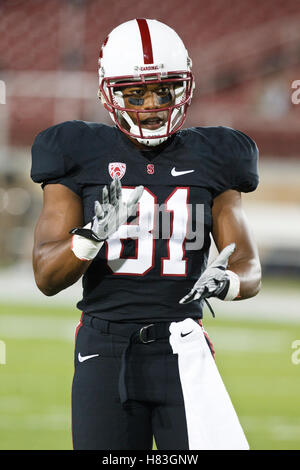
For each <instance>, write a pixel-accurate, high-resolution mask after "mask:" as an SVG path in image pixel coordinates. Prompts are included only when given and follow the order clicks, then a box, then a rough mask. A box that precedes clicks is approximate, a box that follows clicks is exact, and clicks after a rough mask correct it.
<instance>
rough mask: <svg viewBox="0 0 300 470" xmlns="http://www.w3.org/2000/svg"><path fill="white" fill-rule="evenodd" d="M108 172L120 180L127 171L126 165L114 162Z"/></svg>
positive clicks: (109, 166)
mask: <svg viewBox="0 0 300 470" xmlns="http://www.w3.org/2000/svg"><path fill="white" fill-rule="evenodd" d="M108 171H109V174H110V176H111V177H112V178H114V177H115V176H117V177H118V178H119V179H121V178H123V176H124V175H125V171H126V163H121V162H114V163H110V164H109V165H108Z"/></svg>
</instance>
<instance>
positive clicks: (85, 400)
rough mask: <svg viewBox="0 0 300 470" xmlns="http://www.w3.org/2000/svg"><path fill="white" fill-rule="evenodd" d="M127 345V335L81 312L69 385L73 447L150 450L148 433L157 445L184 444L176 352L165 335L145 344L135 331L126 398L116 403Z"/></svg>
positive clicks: (128, 360)
mask: <svg viewBox="0 0 300 470" xmlns="http://www.w3.org/2000/svg"><path fill="white" fill-rule="evenodd" d="M87 319H88V320H89V321H88V322H87ZM142 326H143V325H140V327H142ZM126 345H128V339H127V338H126V337H124V336H119V335H116V334H110V333H103V332H101V331H100V330H99V329H98V328H97V327H96V325H95V324H94V323H93V322H91V321H90V318H88V317H87V316H83V324H81V325H80V327H79V328H78V331H77V338H76V344H75V373H74V379H73V387H72V433H73V445H74V449H94V450H139V449H142V450H151V449H152V444H153V436H154V439H155V442H156V445H157V448H158V449H161V450H182V449H188V448H189V447H188V435H187V425H186V417H185V409H184V403H183V395H182V389H181V384H180V378H179V372H178V357H177V354H173V352H172V348H171V346H170V344H169V339H168V338H164V339H158V340H156V341H153V342H149V343H146V344H144V343H142V342H140V341H139V336H138V335H137V337H136V338H135V341H134V342H133V343H132V344H131V347H130V352H129V353H128V356H127V358H126V391H127V401H126V402H125V403H121V400H120V391H119V388H120V387H119V379H120V372H121V366H122V359H121V358H122V353H124V348H126ZM123 360H124V358H123Z"/></svg>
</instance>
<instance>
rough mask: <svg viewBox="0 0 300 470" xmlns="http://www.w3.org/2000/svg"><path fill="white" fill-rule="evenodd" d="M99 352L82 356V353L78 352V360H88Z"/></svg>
mask: <svg viewBox="0 0 300 470" xmlns="http://www.w3.org/2000/svg"><path fill="white" fill-rule="evenodd" d="M97 356H99V354H91V355H90V356H82V355H81V354H80V353H78V361H79V362H84V361H87V360H88V359H91V358H92V357H97Z"/></svg>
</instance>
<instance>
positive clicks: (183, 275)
mask: <svg viewBox="0 0 300 470" xmlns="http://www.w3.org/2000/svg"><path fill="white" fill-rule="evenodd" d="M191 66H192V62H191V59H190V58H189V56H188V53H187V50H186V48H185V46H184V44H183V42H182V40H181V39H180V37H179V36H178V35H177V33H176V32H175V31H174V30H173V29H171V28H170V27H168V26H167V25H165V24H163V23H161V22H159V21H156V20H148V19H134V20H131V21H128V22H126V23H123V24H121V25H120V26H118V27H117V28H115V29H114V30H113V31H112V32H111V33H110V34H109V36H108V37H107V38H106V39H105V41H104V43H103V46H102V48H101V52H100V58H99V98H100V99H101V101H102V103H103V105H104V107H105V108H106V109H107V110H108V112H109V114H110V116H111V118H112V120H113V123H114V125H113V126H108V125H104V124H100V123H94V122H83V121H69V122H63V123H61V124H57V125H55V126H53V127H50V128H48V129H46V130H44V131H43V132H41V133H40V134H39V135H38V136H37V137H36V139H35V142H34V144H33V148H32V171H31V177H32V179H33V181H35V182H38V183H42V188H43V190H44V191H43V194H44V205H43V209H42V213H41V215H40V218H39V220H38V223H37V226H36V230H35V240H34V252H33V267H34V273H35V279H36V283H37V286H38V287H39V289H40V290H41V291H42V292H43V293H44V294H45V295H48V296H52V295H55V294H56V293H58V292H60V291H61V290H63V289H66V288H67V287H68V286H70V285H72V284H74V283H75V282H76V281H77V280H78V279H80V278H81V277H82V276H83V279H82V282H83V296H82V299H81V300H80V301H79V302H78V304H77V306H78V308H79V309H80V310H81V311H82V312H83V313H82V316H81V320H80V323H79V325H78V327H77V330H76V343H75V372H74V379H73V385H72V432H73V443H74V449H102V450H108V449H109V450H113V449H118V450H136V449H144V450H150V449H151V448H152V441H153V436H154V438H155V441H156V445H157V448H158V449H163V450H167V449H173V450H182V449H194V450H195V449H197V450H198V449H248V443H247V440H246V437H245V435H244V432H243V430H242V428H241V425H240V423H239V420H238V418H237V415H236V413H235V410H234V408H233V405H232V403H231V400H230V398H229V396H228V394H227V392H226V389H225V387H224V385H223V382H222V380H221V378H220V375H219V373H218V370H217V367H216V364H215V362H214V358H213V349H212V346H211V344H210V342H209V340H208V337H207V334H206V332H205V331H204V329H203V326H202V323H201V319H202V316H203V303H204V301H206V299H207V298H210V297H218V298H219V299H221V300H224V301H233V300H237V299H247V298H249V297H252V296H255V295H256V294H257V293H258V291H259V288H260V280H261V270H260V262H259V257H258V252H257V247H256V245H255V242H254V240H253V237H252V235H251V231H250V229H249V226H248V222H247V220H246V217H245V214H244V212H243V209H242V203H241V193H242V192H249V191H254V190H255V189H256V187H257V184H258V174H257V158H258V150H257V147H256V144H255V143H254V141H253V140H252V139H251V138H250V137H248V136H247V135H245V134H244V133H242V132H240V131H238V130H234V129H231V128H229V127H222V126H219V127H193V128H189V129H182V126H183V123H184V120H185V117H186V112H187V108H188V106H189V105H190V103H191V100H192V95H193V89H194V77H193V74H192V71H191ZM166 221H169V224H168V223H167V222H166ZM163 225H167V227H168V230H166V229H165V227H164V226H163ZM166 234H167V235H166ZM210 235H212V237H213V239H214V241H215V244H216V246H217V248H218V250H219V252H220V253H219V255H218V256H217V258H216V259H215V261H214V262H213V263H212V264H211V265H209V266H208V263H207V260H208V254H209V249H210V244H211V239H210Z"/></svg>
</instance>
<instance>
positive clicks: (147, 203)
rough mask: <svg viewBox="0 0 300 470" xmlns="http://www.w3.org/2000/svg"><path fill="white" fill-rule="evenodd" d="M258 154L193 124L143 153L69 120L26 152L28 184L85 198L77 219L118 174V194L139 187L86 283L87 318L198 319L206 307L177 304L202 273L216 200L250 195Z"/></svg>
mask: <svg viewBox="0 0 300 470" xmlns="http://www.w3.org/2000/svg"><path fill="white" fill-rule="evenodd" d="M257 159H258V150H257V147H256V144H255V143H254V141H253V140H252V139H251V138H250V137H248V136H247V135H245V134H244V133H242V132H240V131H237V130H234V129H231V128H229V127H221V126H220V127H194V128H190V129H184V130H181V131H179V132H177V133H176V134H174V135H173V136H171V137H170V138H169V139H168V140H167V141H166V142H165V143H164V144H163V145H161V146H160V147H159V148H158V149H156V148H155V147H154V148H152V149H149V150H145V151H144V150H143V151H141V150H140V149H138V148H137V147H136V146H135V145H134V144H133V143H132V142H131V141H130V140H129V139H128V137H127V136H126V135H125V134H123V133H122V132H121V131H120V130H119V129H118V128H117V127H113V126H107V125H104V124H98V123H91V122H84V121H68V122H64V123H62V124H58V125H56V126H53V127H50V128H48V129H46V130H45V131H43V132H41V133H40V134H39V135H38V136H37V137H36V139H35V142H34V144H33V147H32V169H31V177H32V179H33V181H35V182H38V183H42V187H44V185H46V184H53V183H60V184H63V185H65V186H67V187H68V188H69V189H71V190H72V191H74V192H75V193H76V194H78V195H79V196H80V197H81V199H82V204H83V209H84V222H85V224H87V223H88V222H90V221H91V219H92V217H93V216H94V202H95V200H96V199H99V198H100V194H101V190H102V188H103V187H104V186H105V185H109V184H110V183H111V182H112V178H113V177H114V176H115V175H117V176H118V177H119V178H121V183H122V197H123V198H124V199H125V200H126V198H127V197H129V195H130V193H131V191H133V189H134V188H135V187H136V186H138V185H143V186H144V188H145V189H144V192H143V195H142V197H141V199H140V202H139V207H138V214H137V218H136V219H134V220H133V221H132V222H131V221H128V222H127V223H126V224H124V225H122V226H121V227H120V228H119V230H118V232H117V233H116V234H114V235H113V236H112V237H111V238H110V239H109V240H107V241H106V242H105V244H104V245H103V247H102V248H101V250H100V251H99V253H98V255H97V256H96V258H95V259H94V260H93V261H92V263H91V265H90V267H89V268H88V270H87V271H86V273H85V275H84V276H83V297H82V299H81V300H80V301H79V302H78V304H77V306H78V308H79V309H80V310H82V311H83V312H84V313H87V314H91V315H94V316H98V317H100V318H103V319H107V320H112V321H136V322H137V321H138V322H149V321H150V322H155V321H162V320H169V321H173V320H175V321H178V320H182V319H184V318H186V317H194V318H201V317H202V307H203V303H202V302H199V301H196V302H192V303H190V304H187V305H181V304H179V300H180V299H181V298H182V297H183V296H184V295H186V294H187V293H188V292H189V290H190V289H191V288H192V286H193V284H194V283H195V282H196V280H197V279H198V278H199V276H200V275H201V273H202V272H203V271H204V269H205V268H206V266H207V259H208V254H209V248H210V232H211V230H212V215H211V208H212V204H213V199H214V198H215V197H216V196H218V195H219V194H221V193H222V192H224V191H226V190H228V189H236V190H238V191H242V192H249V191H253V190H255V188H256V187H257V184H258V173H257Z"/></svg>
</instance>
